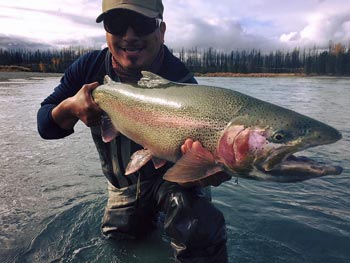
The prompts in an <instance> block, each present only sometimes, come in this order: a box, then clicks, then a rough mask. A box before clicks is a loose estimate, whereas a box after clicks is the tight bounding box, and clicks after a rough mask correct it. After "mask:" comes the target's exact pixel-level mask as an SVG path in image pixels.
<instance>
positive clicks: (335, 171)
mask: <svg viewBox="0 0 350 263" xmlns="http://www.w3.org/2000/svg"><path fill="white" fill-rule="evenodd" d="M293 148H294V147H291V148H287V147H283V148H281V149H277V150H276V151H275V152H274V154H272V156H269V157H268V158H267V159H266V160H265V161H263V162H261V163H259V162H257V163H255V167H256V168H257V169H258V170H259V171H260V172H262V173H263V174H264V176H263V178H264V177H266V178H269V180H273V181H278V182H298V181H304V180H307V179H310V178H316V177H321V176H325V175H339V174H341V173H342V171H343V168H342V167H340V166H336V165H331V164H328V163H325V162H319V161H315V160H313V159H311V158H309V157H306V156H296V155H294V153H296V152H299V151H300V149H299V150H295V149H293ZM306 148H309V147H303V149H306ZM303 149H302V150H303Z"/></svg>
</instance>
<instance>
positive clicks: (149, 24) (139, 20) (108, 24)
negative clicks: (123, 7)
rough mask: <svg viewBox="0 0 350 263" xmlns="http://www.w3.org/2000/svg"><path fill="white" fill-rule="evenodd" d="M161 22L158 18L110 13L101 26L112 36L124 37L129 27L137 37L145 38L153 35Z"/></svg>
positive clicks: (130, 13)
mask: <svg viewBox="0 0 350 263" xmlns="http://www.w3.org/2000/svg"><path fill="white" fill-rule="evenodd" d="M161 22H162V19H160V18H149V17H146V16H142V15H139V14H136V13H132V12H128V13H124V12H118V13H115V12H110V13H107V14H106V17H105V19H104V20H103V25H104V28H105V30H106V31H107V32H108V33H110V34H112V35H117V36H124V35H125V33H126V31H127V30H128V28H129V26H130V27H131V28H132V29H133V30H134V32H135V33H136V34H137V35H138V36H146V35H148V34H151V33H153V32H154V30H156V29H157V28H158V27H159V26H160V24H161Z"/></svg>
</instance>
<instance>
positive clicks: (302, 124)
mask: <svg viewBox="0 0 350 263" xmlns="http://www.w3.org/2000/svg"><path fill="white" fill-rule="evenodd" d="M142 74H143V78H142V79H141V80H140V81H139V82H138V84H137V85H136V84H134V85H133V84H122V83H117V82H114V81H112V80H111V79H110V78H108V77H107V76H106V78H105V84H104V85H101V86H99V87H97V88H96V89H95V90H94V91H93V98H94V100H95V102H96V103H97V104H98V105H99V106H100V107H101V108H102V109H103V110H104V111H105V112H106V113H107V115H108V117H109V118H110V120H111V122H112V125H111V127H112V129H106V130H105V131H104V132H103V134H104V140H105V141H110V140H112V139H113V138H114V137H115V136H116V135H117V133H116V131H118V132H120V133H122V134H124V135H125V136H127V137H128V138H130V139H131V140H133V141H135V142H136V143H138V144H140V145H142V146H143V147H144V150H141V151H138V152H136V153H134V154H133V156H132V157H131V161H130V163H129V166H128V167H127V169H126V174H130V173H132V172H135V171H137V170H138V169H139V168H141V167H142V166H143V165H144V164H145V163H146V162H148V161H149V160H151V159H153V160H154V164H155V165H156V166H161V165H162V164H163V163H164V162H162V161H161V160H167V161H170V162H173V163H175V164H174V165H173V166H172V168H171V169H169V170H168V171H167V173H166V174H165V175H164V179H166V180H168V181H172V182H178V183H191V182H195V181H197V180H201V179H203V178H206V177H208V176H210V175H212V174H214V173H217V172H219V171H224V172H226V173H228V174H230V175H233V176H236V177H244V178H252V179H258V180H259V179H261V180H269V181H280V182H296V181H302V180H305V179H309V178H313V177H319V176H324V175H329V174H340V173H341V172H342V168H341V167H339V166H332V165H328V164H325V163H318V162H315V161H313V160H311V159H309V158H306V157H295V156H294V155H293V154H294V153H296V152H298V151H301V150H304V149H306V148H309V147H314V146H318V145H323V144H330V143H334V142H336V141H338V140H339V139H341V134H340V133H339V132H338V131H337V130H336V129H334V128H332V127H330V126H328V125H326V124H324V123H321V122H319V121H316V120H314V119H311V118H309V117H306V116H304V115H301V114H299V113H296V112H294V111H291V110H288V109H285V108H282V107H279V106H276V105H273V104H271V103H268V102H264V101H261V100H259V99H256V98H253V97H251V96H247V95H245V94H242V93H239V92H237V91H233V90H229V89H224V88H218V87H211V86H203V85H194V84H181V83H174V82H171V81H168V80H166V79H164V78H162V77H160V76H157V75H155V74H153V73H150V72H142ZM107 119H108V118H107ZM104 123H108V122H106V121H105V122H104ZM103 126H105V125H103ZM187 138H191V139H193V140H198V141H200V142H201V143H202V145H203V147H204V148H202V150H201V151H195V150H191V149H190V150H189V151H188V152H187V153H186V154H182V153H181V150H180V147H181V145H182V144H183V143H184V141H185V139H187Z"/></svg>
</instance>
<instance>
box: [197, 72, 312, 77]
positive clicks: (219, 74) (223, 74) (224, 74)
mask: <svg viewBox="0 0 350 263" xmlns="http://www.w3.org/2000/svg"><path fill="white" fill-rule="evenodd" d="M195 76H196V77H231V78H242V77H247V78H279V77H280V78H284V77H315V76H318V75H306V74H304V73H232V72H212V73H195Z"/></svg>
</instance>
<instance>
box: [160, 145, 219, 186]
mask: <svg viewBox="0 0 350 263" xmlns="http://www.w3.org/2000/svg"><path fill="white" fill-rule="evenodd" d="M221 171H223V169H222V168H221V167H220V166H219V165H218V164H217V163H216V162H215V159H214V156H213V154H212V153H211V152H209V151H208V150H207V149H205V148H203V147H202V146H200V147H192V148H191V149H190V150H189V151H187V152H186V153H185V154H184V155H183V156H182V157H181V158H180V159H179V160H178V161H177V162H176V163H175V164H174V166H173V167H171V168H170V169H169V170H168V171H167V172H166V173H165V174H164V176H163V179H164V180H167V181H170V182H176V183H188V182H196V181H199V180H201V179H203V178H206V177H208V176H210V175H213V174H215V173H218V172H221Z"/></svg>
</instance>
